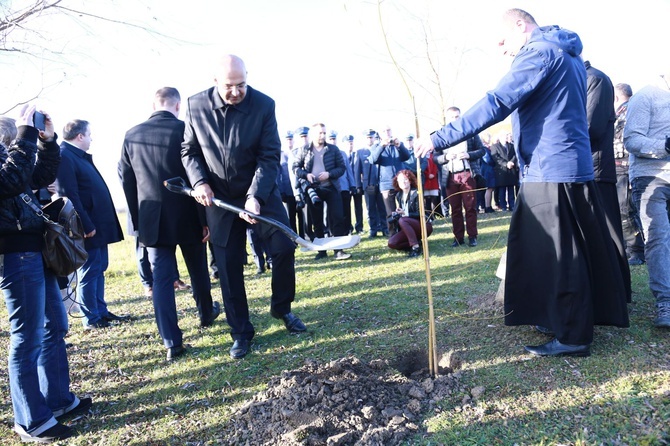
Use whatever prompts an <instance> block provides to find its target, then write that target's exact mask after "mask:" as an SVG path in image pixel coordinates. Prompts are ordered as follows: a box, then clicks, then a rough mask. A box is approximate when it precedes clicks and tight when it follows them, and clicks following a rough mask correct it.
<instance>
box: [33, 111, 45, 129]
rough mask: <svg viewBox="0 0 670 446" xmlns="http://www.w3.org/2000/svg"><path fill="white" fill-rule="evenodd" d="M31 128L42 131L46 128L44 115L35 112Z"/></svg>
mask: <svg viewBox="0 0 670 446" xmlns="http://www.w3.org/2000/svg"><path fill="white" fill-rule="evenodd" d="M33 127H35V128H36V129H37V130H42V131H44V129H45V128H46V116H44V113H40V112H38V111H35V113H34V114H33Z"/></svg>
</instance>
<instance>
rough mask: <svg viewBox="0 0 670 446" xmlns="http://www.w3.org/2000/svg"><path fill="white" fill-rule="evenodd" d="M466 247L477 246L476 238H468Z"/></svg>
mask: <svg viewBox="0 0 670 446" xmlns="http://www.w3.org/2000/svg"><path fill="white" fill-rule="evenodd" d="M468 246H472V247H475V246H477V237H468Z"/></svg>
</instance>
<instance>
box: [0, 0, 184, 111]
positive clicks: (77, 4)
mask: <svg viewBox="0 0 670 446" xmlns="http://www.w3.org/2000/svg"><path fill="white" fill-rule="evenodd" d="M122 3H124V2H119V1H116V0H96V1H95V8H96V11H102V12H99V13H97V14H93V13H91V12H90V6H89V5H91V4H92V2H90V1H89V2H86V1H84V0H33V1H32V2H27V1H13V2H12V1H2V2H0V57H1V58H0V63H2V64H3V65H6V66H7V68H5V69H8V68H10V67H11V66H13V65H14V62H15V61H18V60H19V58H21V60H22V61H23V62H25V61H26V60H28V61H30V65H31V67H32V68H31V69H32V70H34V71H35V72H37V73H40V74H41V82H40V84H39V85H34V86H33V85H30V87H27V88H26V87H24V88H21V91H22V93H21V94H22V97H18V98H17V97H15V98H13V99H11V102H9V103H7V102H4V103H0V114H4V113H7V112H9V111H11V110H13V109H15V108H16V107H18V106H20V105H22V104H25V103H28V102H30V101H33V100H35V99H36V98H38V97H39V96H40V95H42V94H43V93H44V92H45V91H46V90H48V89H50V88H53V87H55V86H57V85H59V84H61V83H62V82H64V81H65V80H66V79H67V78H68V71H71V69H72V68H73V67H75V66H76V64H77V62H78V61H80V60H83V59H95V58H96V57H98V54H95V52H94V51H89V50H88V48H86V46H85V45H83V44H84V43H86V42H89V41H91V40H94V38H95V36H96V31H97V30H98V29H99V28H100V27H101V26H116V27H119V32H130V31H134V32H138V33H141V34H143V35H144V36H149V37H151V38H153V39H155V40H156V41H157V42H160V41H176V40H177V39H174V38H173V37H170V36H168V35H166V34H163V33H161V32H159V31H158V29H159V25H160V22H159V20H158V18H157V17H155V16H154V14H153V12H152V10H151V8H150V7H148V6H147V7H146V8H144V10H143V13H144V14H143V15H142V16H139V17H138V16H137V15H136V14H135V15H133V14H132V13H130V12H129V10H128V7H127V6H128V2H125V4H123V5H122ZM87 6H89V8H87ZM134 6H138V5H137V4H135V5H134ZM129 15H132V16H133V18H132V21H131V20H130V19H127V16H129ZM64 30H67V31H69V32H72V31H73V30H76V34H77V35H78V37H68V38H64V37H63V35H64V33H63V31H64ZM106 43H107V44H110V45H113V44H114V42H106ZM70 76H71V75H70ZM17 77H18V82H21V81H22V78H21V76H20V75H19V76H17ZM20 87H22V86H21V85H17V86H15V89H16V90H19V88H20ZM25 91H29V93H25ZM1 100H2V101H6V100H7V98H1Z"/></svg>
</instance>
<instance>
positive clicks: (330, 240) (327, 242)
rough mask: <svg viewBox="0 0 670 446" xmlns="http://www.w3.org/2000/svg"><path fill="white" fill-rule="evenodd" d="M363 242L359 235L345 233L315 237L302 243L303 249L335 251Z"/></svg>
mask: <svg viewBox="0 0 670 446" xmlns="http://www.w3.org/2000/svg"><path fill="white" fill-rule="evenodd" d="M360 242H361V237H360V236H358V235H344V236H341V237H327V238H315V239H314V240H312V241H311V242H306V243H305V244H302V243H301V244H300V245H301V249H300V250H301V251H334V250H336V249H348V248H353V247H354V246H356V245H358V244H359V243H360Z"/></svg>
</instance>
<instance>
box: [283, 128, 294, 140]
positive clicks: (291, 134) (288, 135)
mask: <svg viewBox="0 0 670 446" xmlns="http://www.w3.org/2000/svg"><path fill="white" fill-rule="evenodd" d="M285 138H286V139H293V132H292V131H290V130H289V131H288V132H286V136H285Z"/></svg>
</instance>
